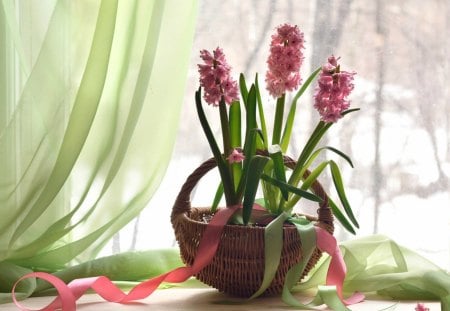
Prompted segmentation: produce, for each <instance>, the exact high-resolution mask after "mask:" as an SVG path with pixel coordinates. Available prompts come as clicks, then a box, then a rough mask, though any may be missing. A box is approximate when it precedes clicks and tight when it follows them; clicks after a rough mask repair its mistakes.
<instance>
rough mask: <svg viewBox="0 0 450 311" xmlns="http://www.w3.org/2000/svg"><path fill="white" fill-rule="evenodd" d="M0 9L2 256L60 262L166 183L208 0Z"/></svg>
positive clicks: (96, 244)
mask: <svg viewBox="0 0 450 311" xmlns="http://www.w3.org/2000/svg"><path fill="white" fill-rule="evenodd" d="M0 11H1V12H0V18H1V20H0V24H1V26H0V34H1V37H0V41H1V42H0V58H1V59H0V66H1V68H0V82H1V83H0V91H1V93H0V96H1V104H0V215H1V217H0V263H1V262H9V263H14V264H15V265H18V266H23V267H34V268H39V269H47V270H50V271H53V270H56V269H58V268H60V267H62V266H64V265H65V264H67V263H68V262H70V261H71V260H76V261H79V262H83V261H86V260H89V259H92V258H94V257H95V255H96V254H97V253H98V251H99V250H100V249H101V248H102V247H103V246H104V244H105V243H106V242H107V241H108V239H110V238H111V236H112V235H113V234H114V233H116V232H117V231H118V230H119V229H120V228H122V227H123V226H124V225H125V224H127V223H128V222H129V221H130V220H131V219H133V218H134V217H135V216H136V215H137V214H138V213H139V212H140V211H141V210H142V209H143V208H144V207H145V206H146V204H147V203H148V201H149V200H150V198H151V196H152V194H153V192H154V191H155V189H156V188H157V187H158V184H159V182H160V180H161V178H162V176H163V174H164V172H165V169H166V166H167V163H168V161H169V159H170V155H171V152H172V147H173V143H174V139H175V134H176V130H177V125H178V121H179V112H180V105H181V104H182V98H183V95H184V88H185V84H186V77H187V69H188V62H189V55H190V51H191V45H192V40H193V34H194V26H195V20H196V15H197V1H195V0H192V1H176V0H169V1H163V0H160V1H159V0H155V1H139V0H134V1H131V0H126V1H118V0H104V1H100V0H99V1H69V0H66V1H43V2H41V1H35V2H33V1H26V2H25V1H24V2H21V1H9V0H3V1H0ZM169 205H170V204H169ZM161 208H164V207H161ZM0 273H2V271H0Z"/></svg>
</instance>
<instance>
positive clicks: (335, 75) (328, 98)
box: [314, 55, 355, 122]
mask: <svg viewBox="0 0 450 311" xmlns="http://www.w3.org/2000/svg"><path fill="white" fill-rule="evenodd" d="M338 60H339V58H336V57H334V56H333V55H332V56H330V57H329V58H328V63H326V64H325V65H323V66H322V72H321V73H320V76H319V78H318V86H317V87H316V91H315V94H314V99H315V102H314V107H315V108H316V109H317V111H318V112H319V114H320V117H321V118H320V119H321V120H322V121H324V122H336V121H337V120H339V119H340V118H341V117H342V112H343V111H344V110H346V109H348V107H349V106H350V101H348V100H347V96H349V95H350V93H351V92H352V90H353V88H354V85H353V76H354V75H355V73H354V72H347V71H342V70H340V65H339V64H338V63H337V61H338Z"/></svg>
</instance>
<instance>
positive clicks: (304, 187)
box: [286, 161, 329, 209]
mask: <svg viewBox="0 0 450 311" xmlns="http://www.w3.org/2000/svg"><path fill="white" fill-rule="evenodd" d="M328 164H329V163H328V161H325V162H322V163H320V164H319V165H318V166H317V167H316V168H315V169H314V170H313V171H312V172H311V173H310V174H309V176H308V178H306V179H305V180H304V181H303V184H302V186H301V187H300V189H301V190H307V189H309V188H310V187H311V185H312V184H313V182H314V181H316V180H317V178H318V177H319V175H320V174H322V172H323V170H324V169H325V168H326V167H327V165H328ZM289 184H291V183H289ZM291 185H292V184H291ZM298 200H300V196H293V197H292V198H290V199H289V201H288V202H287V203H286V208H287V209H292V208H293V207H294V205H295V204H296V203H297V202H298Z"/></svg>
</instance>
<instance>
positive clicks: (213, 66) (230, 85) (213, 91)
mask: <svg viewBox="0 0 450 311" xmlns="http://www.w3.org/2000/svg"><path fill="white" fill-rule="evenodd" d="M200 58H201V59H202V60H203V62H204V63H203V64H199V65H198V72H199V73H200V86H201V87H202V88H203V89H204V95H203V98H204V99H205V101H206V102H207V103H208V104H210V105H214V106H218V105H219V102H220V101H221V100H224V101H225V102H226V103H227V104H231V103H232V102H233V101H235V100H237V99H238V98H239V95H238V86H237V82H236V81H235V80H233V79H232V78H231V76H230V72H231V67H230V66H229V65H228V63H227V61H226V59H225V54H224V53H223V51H222V49H221V48H219V47H218V48H216V49H215V50H214V51H213V53H212V54H211V53H210V52H209V51H207V50H202V51H200Z"/></svg>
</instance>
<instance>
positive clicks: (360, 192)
mask: <svg viewBox="0 0 450 311" xmlns="http://www.w3.org/2000/svg"><path fill="white" fill-rule="evenodd" d="M449 20H450V4H449V3H448V1H443V0H432V1H428V2H427V3H426V5H424V4H423V2H421V1H416V0H408V1H399V0H393V1H382V0H377V1H370V2H368V1H364V0H353V1H352V0H341V1H336V0H335V1H327V0H317V1H293V0H285V1H273V0H264V1H244V2H242V1H226V2H224V1H203V2H201V6H200V12H199V17H198V23H197V31H196V36H195V42H194V47H193V51H192V57H191V65H190V73H189V81H188V88H187V90H186V95H185V99H184V102H183V111H182V119H181V120H180V128H179V134H178V139H177V143H176V147H175V151H174V153H173V157H172V160H171V162H170V165H169V168H168V170H167V173H166V176H165V179H164V181H163V183H162V184H161V186H160V188H159V190H158V192H157V193H156V194H155V196H154V197H153V199H152V201H151V202H150V204H149V206H148V208H146V209H145V210H144V211H143V212H142V214H141V215H140V217H139V219H138V220H137V221H136V222H132V223H131V224H130V225H129V226H128V227H127V228H125V229H124V230H123V231H122V232H121V233H120V237H121V239H118V238H117V237H116V242H118V241H120V242H121V250H126V249H128V248H129V247H130V243H129V242H130V241H134V242H133V243H136V244H135V246H136V248H141V249H146V248H151V247H166V246H171V245H174V244H173V243H174V238H173V233H172V229H171V225H170V220H169V218H170V217H169V216H170V212H171V210H170V209H171V206H172V204H173V202H174V200H175V197H176V195H177V193H178V191H179V189H180V187H181V185H182V183H183V181H184V180H185V178H186V177H187V176H188V174H189V173H190V172H191V171H193V170H194V169H195V168H196V167H197V166H198V165H199V164H200V163H201V162H202V161H203V160H206V159H207V158H209V157H210V156H211V153H210V151H209V149H208V144H207V141H206V139H205V138H204V134H203V132H202V131H201V128H200V124H199V122H198V119H197V117H196V113H195V108H194V100H193V97H194V91H195V89H196V88H197V87H198V82H197V81H198V74H197V69H196V64H197V63H198V61H199V57H198V52H199V50H200V49H203V48H207V49H213V48H215V47H216V46H221V47H222V48H223V49H224V51H225V53H226V55H227V57H228V60H229V62H230V63H231V65H232V67H233V71H234V73H235V76H236V78H237V76H238V74H239V73H240V72H244V73H245V75H246V76H247V77H252V76H253V75H254V74H255V73H256V72H258V73H259V76H260V83H261V84H263V82H264V81H263V77H264V74H265V70H266V66H265V61H266V58H267V55H268V44H269V40H270V34H271V32H272V31H273V29H274V28H275V27H276V26H277V25H279V24H281V23H285V22H290V23H294V24H297V25H298V26H299V27H300V28H301V29H302V30H303V31H304V33H305V39H306V41H307V42H306V49H305V53H306V54H305V62H304V65H303V67H302V69H301V72H302V76H303V77H306V76H307V75H309V73H311V72H312V70H313V68H316V67H317V66H319V65H320V64H322V63H323V62H324V61H325V60H326V58H327V56H328V55H330V54H331V53H333V54H334V55H336V56H341V57H342V58H341V61H342V65H343V66H345V68H346V70H355V71H357V78H356V85H355V91H354V94H353V97H352V107H360V108H361V111H360V112H358V113H355V114H354V115H353V116H352V117H351V118H348V119H346V120H344V121H343V122H342V123H341V124H339V125H337V126H336V127H335V128H334V129H333V131H331V132H329V133H328V144H329V145H331V146H335V147H338V148H339V149H340V150H343V151H344V152H346V153H347V154H348V155H350V156H351V158H352V160H353V162H354V164H355V168H354V169H351V168H350V167H348V166H345V165H343V166H342V167H343V170H344V172H343V174H344V182H345V183H346V185H347V186H348V195H349V197H350V201H351V204H352V206H353V208H354V209H355V211H356V213H357V217H358V219H359V221H360V225H361V229H360V230H359V231H358V236H362V235H367V234H372V233H379V234H385V235H388V236H390V237H391V238H393V239H394V240H396V241H397V242H398V243H400V244H402V245H404V246H406V247H409V248H411V249H413V250H415V251H417V252H419V253H421V254H423V255H424V256H426V257H427V258H429V259H431V260H432V261H434V262H436V263H437V264H439V265H440V266H442V267H444V268H449V264H450V235H449V232H450V230H449V229H450V209H449V203H450V194H449V191H448V189H449V188H448V187H449V183H448V180H449V176H450V148H449V146H450V136H449V135H450V134H449V133H450V118H449V117H450V104H449V99H450V93H449V88H448V86H447V85H448V81H447V80H448V79H447V73H448V72H449V69H450V68H449V58H448V53H449V41H448V37H449V29H450V27H449V26H450V25H449ZM264 98H265V99H264V101H265V105H267V106H270V105H274V103H273V100H271V99H270V97H269V96H264ZM310 98H311V94H305V95H304V96H303V97H302V100H301V103H300V104H299V107H298V110H299V111H300V113H299V114H298V115H297V117H298V118H299V122H297V123H301V125H302V126H301V128H300V127H299V129H297V131H296V133H295V138H294V141H296V142H298V144H295V146H294V148H293V150H291V152H292V154H298V150H295V149H298V148H300V146H301V145H302V144H303V143H304V137H305V136H306V135H307V134H308V133H309V132H308V131H310V130H311V127H312V126H313V124H315V122H316V121H315V120H317V119H316V117H317V116H316V115H315V111H313V109H311V106H312V104H311V100H310ZM208 113H210V116H211V117H212V118H213V117H214V111H209V112H208ZM304 125H308V126H304ZM217 129H219V128H217ZM330 156H331V155H330ZM208 178H211V180H212V181H213V180H214V178H215V177H214V176H208ZM208 186H211V187H212V188H208ZM215 187H216V182H209V179H208V180H207V181H204V182H203V183H202V185H201V186H200V188H199V189H198V190H197V191H196V194H195V198H194V204H193V205H194V206H208V205H210V203H211V201H212V195H211V193H213V192H214V191H215ZM337 227H338V229H337V232H336V235H337V237H338V238H339V239H341V240H344V239H349V238H352V237H351V236H349V235H348V234H346V233H344V232H343V231H342V230H339V225H337ZM156 230H158V231H156ZM133 231H135V233H138V234H137V235H133ZM156 232H157V238H156ZM130 236H134V237H135V238H136V239H137V240H133V239H131V238H130ZM116 245H117V244H116ZM109 248H110V245H109V246H108V247H107V249H105V252H106V251H109Z"/></svg>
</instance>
